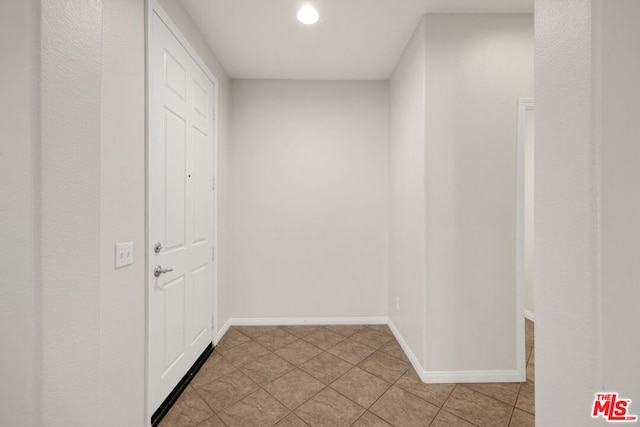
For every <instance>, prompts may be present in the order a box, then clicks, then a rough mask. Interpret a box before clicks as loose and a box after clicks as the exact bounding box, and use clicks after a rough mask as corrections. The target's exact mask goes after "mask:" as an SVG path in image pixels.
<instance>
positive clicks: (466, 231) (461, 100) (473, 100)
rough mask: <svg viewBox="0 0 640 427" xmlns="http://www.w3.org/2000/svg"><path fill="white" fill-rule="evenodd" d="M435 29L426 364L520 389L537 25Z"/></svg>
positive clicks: (454, 24)
mask: <svg viewBox="0 0 640 427" xmlns="http://www.w3.org/2000/svg"><path fill="white" fill-rule="evenodd" d="M424 25H425V28H426V30H425V31H426V33H425V37H426V41H427V45H426V58H427V59H426V76H425V78H426V111H425V129H426V135H425V143H426V153H425V159H426V164H425V170H426V172H425V182H426V204H427V209H426V223H427V225H426V235H427V243H426V244H427V247H426V253H427V262H426V270H427V277H426V307H427V308H426V352H425V359H424V365H423V366H424V368H425V370H426V371H428V372H432V373H433V376H434V378H439V377H440V376H441V375H443V374H444V373H446V372H451V373H453V374H456V373H459V372H461V371H462V372H469V373H470V374H471V376H473V375H476V374H480V373H485V374H486V375H491V376H493V378H492V380H493V381H498V380H499V379H500V378H501V377H503V376H504V379H503V380H507V379H508V380H511V381H515V380H516V378H515V377H511V378H507V376H508V375H509V372H512V373H513V372H514V371H515V369H516V351H515V349H516V339H515V337H516V330H515V326H516V317H515V316H516V309H515V307H516V305H515V304H516V303H515V289H516V285H515V259H516V257H515V241H516V239H515V230H516V222H515V220H516V147H517V138H518V135H517V116H518V98H520V97H524V98H527V97H532V95H533V58H534V56H533V55H534V51H533V16H532V15H517V14H476V15H466V14H456V15H453V14H451V15H444V14H443V15H436V14H428V15H426V16H425V18H424ZM521 316H524V313H522V314H521ZM456 375H457V374H456ZM480 379H481V378H478V380H480ZM457 380H458V381H460V380H462V378H457ZM469 380H472V379H471V378H469V379H467V381H469Z"/></svg>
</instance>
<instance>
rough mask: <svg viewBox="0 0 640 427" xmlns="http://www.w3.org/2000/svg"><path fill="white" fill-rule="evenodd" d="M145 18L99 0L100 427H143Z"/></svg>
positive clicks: (118, 2) (123, 1)
mask: <svg viewBox="0 0 640 427" xmlns="http://www.w3.org/2000/svg"><path fill="white" fill-rule="evenodd" d="M144 19H145V14H144V1H143V0H136V1H132V0H102V76H101V98H100V102H101V104H100V106H101V115H100V120H101V121H100V257H101V276H100V420H101V422H102V424H101V425H103V426H105V427H106V426H114V425H121V426H125V425H130V426H141V425H143V423H144V408H145V405H144V402H145V400H144V392H145V375H144V373H145V337H146V335H145V322H146V316H145V312H146V310H145V304H146V303H145V294H146V292H145V289H146V286H145V246H146V240H145V167H144V165H145V126H144V123H145V98H144V96H145V60H144V58H145V56H144V55H145V47H144V40H145V34H144ZM128 241H132V242H133V248H134V263H133V265H131V266H129V267H124V268H120V269H118V270H116V269H115V268H114V262H115V260H114V258H115V244H116V243H118V242H128ZM114 408H117V410H114Z"/></svg>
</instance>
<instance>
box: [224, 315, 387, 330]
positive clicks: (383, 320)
mask: <svg viewBox="0 0 640 427" xmlns="http://www.w3.org/2000/svg"><path fill="white" fill-rule="evenodd" d="M388 321H389V319H388V318H387V317H384V316H379V317H233V318H231V319H229V320H228V321H227V323H228V324H229V326H253V325H256V326H297V325H386V324H387V322H388ZM225 325H226V323H225ZM223 329H224V327H223Z"/></svg>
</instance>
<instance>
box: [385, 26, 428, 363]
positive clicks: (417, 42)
mask: <svg viewBox="0 0 640 427" xmlns="http://www.w3.org/2000/svg"><path fill="white" fill-rule="evenodd" d="M425 44H426V39H425V28H424V22H421V23H420V25H419V26H418V28H417V29H416V31H415V33H414V35H413V37H412V38H411V40H410V41H409V43H408V44H407V46H406V47H405V50H404V53H403V54H402V57H401V58H400V61H399V62H398V64H397V65H396V68H395V70H394V72H393V74H392V76H391V79H390V83H389V85H390V104H389V105H390V107H389V108H390V115H389V293H388V303H389V307H388V312H389V318H390V319H391V321H392V322H393V325H394V326H395V327H396V328H397V330H398V332H399V333H400V335H401V336H402V338H403V339H404V340H405V341H406V343H407V345H408V346H409V348H411V350H412V352H413V353H414V355H415V356H416V357H417V362H418V363H420V364H421V363H422V360H423V358H424V327H425V325H424V319H425V304H424V291H425V288H424V286H425V274H426V266H425V260H426V252H425V251H426V242H425V237H426V235H425V225H426V224H425V218H426V214H425V208H426V205H425V179H424V176H425V170H424V166H425V165H424V152H425V147H424V138H425V129H424V109H425V100H426V98H425V92H424V90H425V77H424V76H425V53H426V52H425ZM396 298H399V299H400V301H399V303H400V304H399V309H398V308H397V307H396Z"/></svg>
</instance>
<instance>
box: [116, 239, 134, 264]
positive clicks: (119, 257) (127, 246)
mask: <svg viewBox="0 0 640 427" xmlns="http://www.w3.org/2000/svg"><path fill="white" fill-rule="evenodd" d="M131 264H133V242H126V243H117V244H116V268H120V267H126V266H127V265H131Z"/></svg>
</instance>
